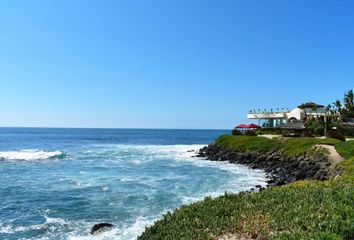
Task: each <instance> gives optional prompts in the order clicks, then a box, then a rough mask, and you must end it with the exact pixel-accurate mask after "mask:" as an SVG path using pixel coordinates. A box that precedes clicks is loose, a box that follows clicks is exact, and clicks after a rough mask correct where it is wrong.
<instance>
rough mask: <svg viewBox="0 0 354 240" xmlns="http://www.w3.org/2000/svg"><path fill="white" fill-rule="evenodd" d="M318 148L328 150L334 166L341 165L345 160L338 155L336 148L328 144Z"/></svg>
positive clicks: (320, 145) (318, 145)
mask: <svg viewBox="0 0 354 240" xmlns="http://www.w3.org/2000/svg"><path fill="white" fill-rule="evenodd" d="M316 147H319V148H324V149H327V150H328V152H329V155H328V158H329V159H330V160H331V161H332V163H333V164H337V163H340V162H341V161H343V160H344V158H343V157H342V156H340V155H339V154H338V152H337V150H336V149H335V148H334V146H331V145H326V144H317V145H316Z"/></svg>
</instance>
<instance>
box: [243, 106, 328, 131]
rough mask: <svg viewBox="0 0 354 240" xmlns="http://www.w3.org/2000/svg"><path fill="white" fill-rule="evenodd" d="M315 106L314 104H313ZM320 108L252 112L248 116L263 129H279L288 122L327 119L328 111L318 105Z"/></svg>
mask: <svg viewBox="0 0 354 240" xmlns="http://www.w3.org/2000/svg"><path fill="white" fill-rule="evenodd" d="M307 104H310V103H307ZM311 104H313V103H311ZM317 106H318V108H315V109H314V108H305V109H300V108H298V107H297V108H294V109H293V110H291V111H290V110H284V109H282V110H281V111H279V110H278V109H277V111H273V110H270V111H267V110H264V111H260V110H258V112H256V111H255V110H253V111H250V112H249V114H248V115H247V118H248V119H253V120H258V124H259V126H261V127H277V126H279V125H281V124H285V123H287V122H291V121H295V120H300V121H304V120H305V119H306V118H319V117H321V116H322V117H325V115H326V110H325V108H324V107H323V106H321V105H317Z"/></svg>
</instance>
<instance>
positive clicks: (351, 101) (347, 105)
mask: <svg viewBox="0 0 354 240" xmlns="http://www.w3.org/2000/svg"><path fill="white" fill-rule="evenodd" d="M343 102H344V104H343V105H344V106H343V109H342V112H341V115H342V119H343V120H345V119H347V118H354V94H353V90H349V91H348V92H347V93H346V94H345V95H344V99H343Z"/></svg>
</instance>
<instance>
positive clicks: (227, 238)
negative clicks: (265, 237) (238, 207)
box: [218, 233, 254, 240]
mask: <svg viewBox="0 0 354 240" xmlns="http://www.w3.org/2000/svg"><path fill="white" fill-rule="evenodd" d="M218 240H254V238H251V237H249V236H247V235H244V234H237V233H225V234H223V235H221V236H220V237H219V238H218Z"/></svg>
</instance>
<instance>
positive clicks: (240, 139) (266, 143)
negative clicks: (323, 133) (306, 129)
mask: <svg viewBox="0 0 354 240" xmlns="http://www.w3.org/2000/svg"><path fill="white" fill-rule="evenodd" d="M338 143H340V141H339V140H336V139H331V138H325V139H321V138H306V137H301V138H300V137H299V138H289V139H286V140H284V139H269V138H265V137H248V136H232V135H222V136H220V137H219V138H218V139H216V141H215V144H217V145H221V146H225V147H228V148H230V149H232V150H234V151H237V152H252V151H257V152H269V151H272V150H276V151H280V152H282V153H283V154H284V155H285V156H289V157H291V156H296V155H299V154H314V153H315V149H314V146H315V145H316V144H329V145H336V144H338Z"/></svg>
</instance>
